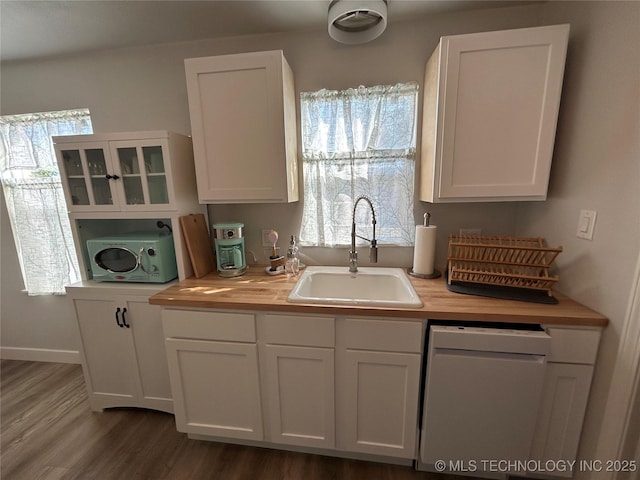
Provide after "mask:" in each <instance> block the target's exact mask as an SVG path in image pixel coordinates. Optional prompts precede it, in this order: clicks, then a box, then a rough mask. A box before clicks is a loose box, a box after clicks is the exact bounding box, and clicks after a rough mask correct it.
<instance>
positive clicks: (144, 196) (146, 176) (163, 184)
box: [111, 140, 173, 210]
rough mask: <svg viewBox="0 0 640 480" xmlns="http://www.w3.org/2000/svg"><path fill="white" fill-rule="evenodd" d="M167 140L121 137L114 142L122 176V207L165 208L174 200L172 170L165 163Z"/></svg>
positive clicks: (113, 153) (130, 208)
mask: <svg viewBox="0 0 640 480" xmlns="http://www.w3.org/2000/svg"><path fill="white" fill-rule="evenodd" d="M166 151H167V145H166V143H165V142H164V141H157V140H150V141H140V140H138V141H131V142H130V141H118V142H112V143H111V155H112V157H113V158H114V159H115V162H116V163H117V165H118V169H119V170H120V176H121V179H122V182H121V185H122V188H121V189H120V192H119V193H120V195H121V198H120V204H121V209H122V210H166V208H167V206H168V205H169V204H171V202H172V200H173V199H172V198H171V197H172V194H173V193H172V191H171V189H170V188H169V185H171V179H170V178H169V176H170V170H169V169H168V168H167V165H166V164H165V162H166V158H167V155H166V154H165V152H166Z"/></svg>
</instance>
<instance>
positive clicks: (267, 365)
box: [258, 315, 335, 449]
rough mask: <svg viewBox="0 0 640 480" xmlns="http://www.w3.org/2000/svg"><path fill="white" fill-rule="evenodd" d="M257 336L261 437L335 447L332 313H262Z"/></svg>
mask: <svg viewBox="0 0 640 480" xmlns="http://www.w3.org/2000/svg"><path fill="white" fill-rule="evenodd" d="M258 337H259V341H260V342H261V346H260V364H261V366H262V367H263V368H262V378H263V382H262V391H263V411H264V415H265V419H266V426H265V428H267V435H266V438H267V440H269V441H270V442H274V443H280V444H284V445H299V446H304V447H317V448H325V449H333V448H335V413H334V411H335V396H334V348H333V347H334V319H333V317H314V316H302V315H264V316H263V317H261V318H260V319H259V323H258Z"/></svg>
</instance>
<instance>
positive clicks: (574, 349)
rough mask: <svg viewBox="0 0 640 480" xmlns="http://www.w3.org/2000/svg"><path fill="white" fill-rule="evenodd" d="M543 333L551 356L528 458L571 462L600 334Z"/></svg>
mask: <svg viewBox="0 0 640 480" xmlns="http://www.w3.org/2000/svg"><path fill="white" fill-rule="evenodd" d="M545 330H546V331H547V333H549V335H550V336H551V353H550V354H549V357H548V361H547V370H546V375H545V383H544V387H543V392H542V398H541V403H540V408H539V411H538V418H537V423H536V430H535V434H534V438H533V443H532V447H531V454H530V458H531V459H533V460H540V461H548V460H556V461H557V460H562V461H573V460H575V459H576V457H577V452H578V446H579V442H580V435H581V433H582V424H583V421H584V415H585V412H586V410H587V402H588V399H589V391H590V389H591V379H592V376H593V369H594V364H595V360H596V356H597V353H598V345H599V343H600V333H601V331H600V329H599V328H571V327H547V328H545ZM573 473H574V472H573V471H571V470H568V471H566V472H561V471H558V472H554V474H553V476H557V477H567V478H570V477H572V476H573Z"/></svg>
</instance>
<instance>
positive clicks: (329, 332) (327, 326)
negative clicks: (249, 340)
mask: <svg viewBox="0 0 640 480" xmlns="http://www.w3.org/2000/svg"><path fill="white" fill-rule="evenodd" d="M258 336H259V337H260V340H261V341H264V342H265V343H270V344H279V345H301V346H309V347H330V348H333V347H334V346H335V320H334V318H333V317H315V316H308V315H276V314H268V315H264V316H262V317H259V318H258Z"/></svg>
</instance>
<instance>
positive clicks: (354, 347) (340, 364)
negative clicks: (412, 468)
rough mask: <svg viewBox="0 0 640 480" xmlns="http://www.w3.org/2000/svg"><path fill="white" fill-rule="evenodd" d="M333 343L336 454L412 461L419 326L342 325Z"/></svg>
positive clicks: (397, 323) (352, 322) (380, 322)
mask: <svg viewBox="0 0 640 480" xmlns="http://www.w3.org/2000/svg"><path fill="white" fill-rule="evenodd" d="M336 337H337V338H336V342H337V348H336V366H337V368H336V392H337V393H336V413H337V417H336V423H337V425H338V427H337V432H338V434H337V445H336V446H337V448H338V449H339V450H345V451H350V452H360V453H367V454H375V455H384V456H389V457H397V458H408V459H412V458H416V450H417V442H416V432H417V429H418V405H419V393H420V388H419V386H420V364H421V355H420V352H421V347H422V324H421V323H420V322H402V321H396V320H388V321H387V320H360V319H344V320H339V321H338V325H337V333H336ZM385 350H386V351H385Z"/></svg>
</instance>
